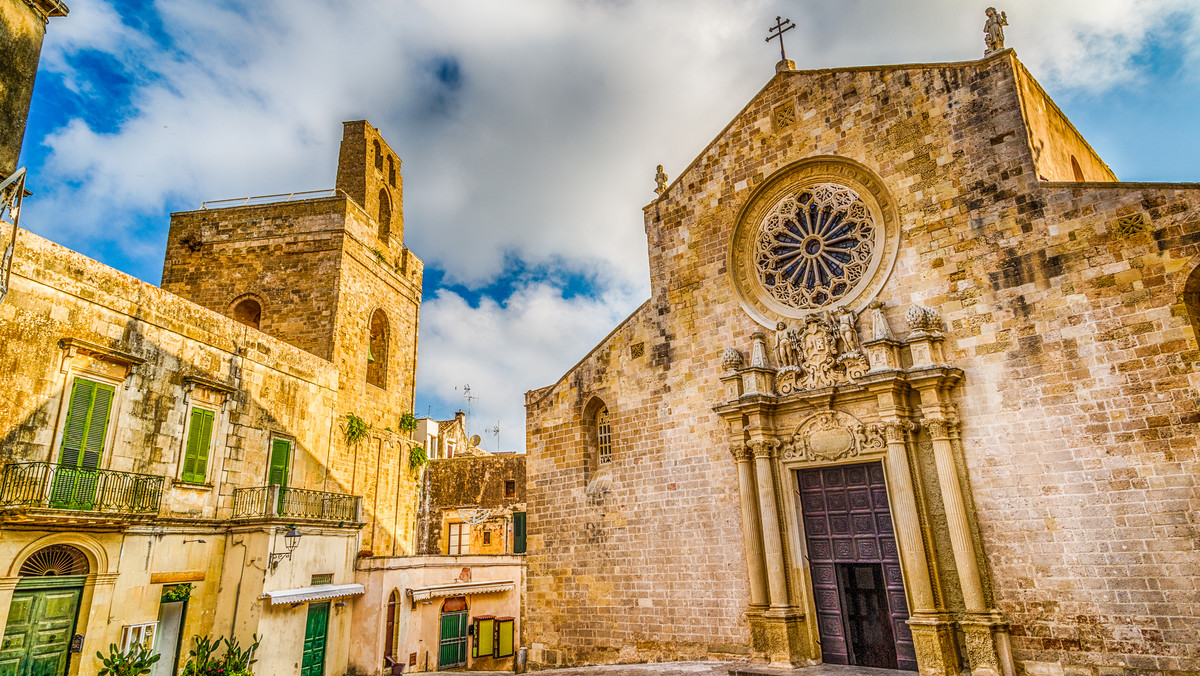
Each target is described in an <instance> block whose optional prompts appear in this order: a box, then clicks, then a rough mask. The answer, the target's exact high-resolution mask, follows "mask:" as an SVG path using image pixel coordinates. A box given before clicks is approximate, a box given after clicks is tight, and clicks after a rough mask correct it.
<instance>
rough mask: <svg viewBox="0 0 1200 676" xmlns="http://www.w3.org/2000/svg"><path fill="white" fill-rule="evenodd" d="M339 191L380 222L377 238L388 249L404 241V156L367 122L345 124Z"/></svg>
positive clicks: (339, 164) (338, 171) (339, 167)
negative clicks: (401, 156)
mask: <svg viewBox="0 0 1200 676" xmlns="http://www.w3.org/2000/svg"><path fill="white" fill-rule="evenodd" d="M337 189H338V190H341V191H342V192H344V193H346V195H348V196H349V197H350V199H352V200H354V201H355V202H357V203H358V205H359V206H361V207H362V208H363V210H365V211H366V212H367V213H368V214H370V215H371V217H372V218H374V219H375V220H376V222H377V223H378V224H379V231H378V232H377V233H376V236H377V237H378V239H379V240H380V241H381V243H382V244H383V245H384V246H385V247H387V246H390V245H391V244H392V243H395V244H398V245H399V244H400V243H401V242H403V240H404V214H403V210H402V208H401V205H402V204H403V194H404V184H403V183H402V182H401V180H400V157H399V156H398V155H396V153H395V152H393V151H392V149H391V147H390V146H388V144H387V141H385V140H384V139H383V136H381V135H380V134H379V130H377V129H376V128H375V127H373V126H371V123H370V122H367V121H366V120H356V121H354V122H343V123H342V147H341V150H340V151H339V152H338V170H337Z"/></svg>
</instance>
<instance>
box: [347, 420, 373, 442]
mask: <svg viewBox="0 0 1200 676" xmlns="http://www.w3.org/2000/svg"><path fill="white" fill-rule="evenodd" d="M370 432H371V426H370V425H368V424H367V421H365V420H363V419H362V418H360V417H358V416H356V415H354V414H353V413H347V414H346V445H347V446H353V445H354V444H357V443H358V442H360V441H362V440H363V439H366V438H367V435H368V434H369V433H370Z"/></svg>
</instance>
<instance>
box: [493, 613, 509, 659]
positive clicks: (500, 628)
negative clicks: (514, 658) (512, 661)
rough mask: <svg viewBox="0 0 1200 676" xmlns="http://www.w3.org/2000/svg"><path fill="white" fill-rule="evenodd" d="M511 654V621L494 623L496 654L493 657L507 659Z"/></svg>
mask: <svg viewBox="0 0 1200 676" xmlns="http://www.w3.org/2000/svg"><path fill="white" fill-rule="evenodd" d="M512 654H513V621H512V620H497V621H496V652H495V654H494V655H493V656H494V657H508V656H510V655H512Z"/></svg>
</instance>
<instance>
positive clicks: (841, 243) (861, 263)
mask: <svg viewBox="0 0 1200 676" xmlns="http://www.w3.org/2000/svg"><path fill="white" fill-rule="evenodd" d="M874 251H875V223H874V221H873V219H872V218H871V212H870V210H869V209H868V208H867V205H866V204H865V203H864V202H863V200H862V198H861V197H859V195H858V193H857V192H855V191H854V190H851V189H850V188H847V187H845V186H841V185H836V184H833V183H822V184H818V185H810V186H806V187H804V188H801V189H800V190H799V191H797V192H795V193H791V194H788V195H787V196H786V197H784V198H783V199H782V200H780V201H779V203H778V204H776V205H775V207H774V208H773V209H771V211H770V212H769V213H768V214H767V216H766V217H765V218H764V219H763V220H762V225H760V226H759V229H758V236H757V238H756V242H755V254H754V266H755V269H756V271H757V273H758V278H759V281H760V282H762V285H763V288H764V289H765V290H766V291H767V293H768V294H769V295H770V296H771V297H772V298H774V299H775V300H776V301H778V302H780V303H783V304H784V305H788V306H791V307H794V308H798V309H815V308H820V307H823V306H825V305H828V304H830V303H834V302H837V301H838V300H840V299H841V298H843V297H844V296H846V294H848V293H849V292H850V291H851V289H853V288H854V287H855V285H856V284H857V283H858V282H859V280H861V279H862V277H863V276H864V275H865V274H867V271H868V268H869V267H870V264H871V256H872V254H873V253H874Z"/></svg>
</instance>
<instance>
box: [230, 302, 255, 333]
mask: <svg viewBox="0 0 1200 676" xmlns="http://www.w3.org/2000/svg"><path fill="white" fill-rule="evenodd" d="M233 318H234V319H236V320H237V321H239V322H241V323H243V324H245V325H246V326H249V327H250V328H254V329H257V328H260V325H261V324H262V306H261V305H259V304H258V301H256V300H254V299H253V298H245V299H242V300H240V301H238V304H237V305H234V306H233Z"/></svg>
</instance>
